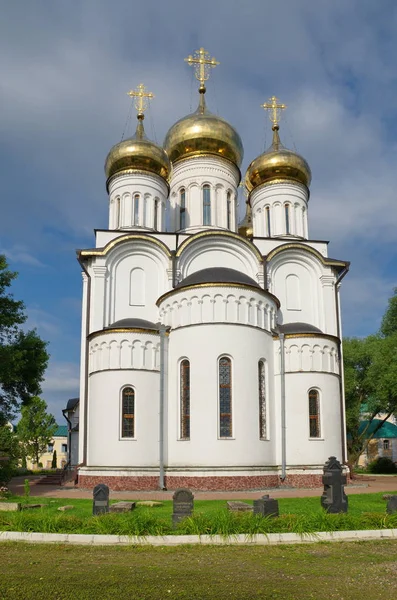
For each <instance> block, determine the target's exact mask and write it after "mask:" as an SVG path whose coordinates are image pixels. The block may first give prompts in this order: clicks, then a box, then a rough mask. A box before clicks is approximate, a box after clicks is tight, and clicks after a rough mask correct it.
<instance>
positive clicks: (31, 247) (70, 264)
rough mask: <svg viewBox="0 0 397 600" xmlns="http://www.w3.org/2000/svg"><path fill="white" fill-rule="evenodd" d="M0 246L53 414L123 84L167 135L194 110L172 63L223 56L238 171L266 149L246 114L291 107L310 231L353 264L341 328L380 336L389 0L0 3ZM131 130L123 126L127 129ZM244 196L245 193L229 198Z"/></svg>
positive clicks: (286, 128)
mask: <svg viewBox="0 0 397 600" xmlns="http://www.w3.org/2000/svg"><path fill="white" fill-rule="evenodd" d="M0 8H1V20H0V73H1V75H0V165H1V167H0V169H1V182H2V190H1V193H2V196H1V197H2V211H1V220H0V252H3V253H5V254H6V255H7V257H8V260H9V263H10V265H11V267H12V268H13V269H15V270H17V271H18V272H19V277H18V280H17V281H16V282H15V285H14V287H13V291H14V294H15V296H16V297H17V298H21V299H23V300H24V301H25V303H26V306H27V311H28V314H29V326H31V327H36V328H37V329H38V331H39V333H40V335H41V336H42V337H43V338H44V339H45V340H48V341H49V351H50V353H51V361H50V365H49V368H48V372H47V378H46V381H45V384H44V392H43V397H44V398H45V399H46V401H47V402H48V404H49V406H50V408H51V410H52V411H53V412H54V414H55V415H56V418H57V419H58V421H59V422H62V417H61V412H60V411H61V408H63V407H64V405H65V403H66V401H67V399H68V398H70V397H72V396H74V395H76V394H77V391H78V378H79V373H78V361H79V335H80V333H79V329H80V293H81V276H80V268H79V265H78V263H77V262H76V258H75V249H76V248H84V247H92V245H93V229H94V228H105V227H106V226H107V212H108V211H107V195H106V190H105V176H104V172H103V164H104V160H105V158H106V154H107V152H108V150H109V149H110V147H111V146H112V145H113V144H114V143H116V142H118V141H120V139H121V136H122V135H123V132H124V131H125V129H126V122H127V121H128V114H129V110H130V99H129V98H128V96H127V95H126V92H127V91H128V90H129V89H131V88H134V87H136V85H137V84H138V83H140V82H144V83H145V84H146V85H147V87H148V88H149V89H150V90H151V91H153V92H154V93H155V95H156V98H155V100H154V101H153V102H152V106H151V108H150V111H149V113H148V115H147V120H146V131H147V133H148V135H149V136H150V137H152V139H155V140H156V141H157V142H160V143H161V142H162V140H163V138H164V136H165V134H166V132H167V130H168V128H169V127H170V126H171V125H172V124H173V123H174V122H175V121H176V120H177V119H179V118H181V117H182V116H184V115H185V114H187V113H189V112H191V110H192V109H194V108H195V105H196V102H197V94H196V87H197V86H196V82H195V81H194V80H193V76H192V69H191V68H189V66H188V65H187V64H186V63H184V62H183V58H184V57H185V56H187V55H188V54H190V53H192V52H193V51H194V50H196V49H197V48H199V47H200V46H204V47H205V48H206V49H208V50H209V51H210V53H211V55H213V56H215V57H216V58H217V60H219V61H220V63H221V65H220V66H219V67H218V68H217V69H216V70H215V71H214V72H213V75H212V78H211V81H210V83H209V85H208V94H207V99H208V104H209V108H210V110H211V111H212V112H215V113H219V114H220V115H222V116H223V117H224V118H226V119H227V120H229V121H230V122H231V123H232V124H233V125H234V126H235V127H236V128H237V130H238V131H239V133H240V135H241V137H242V139H243V143H244V148H245V159H244V164H243V172H244V170H245V168H246V167H247V166H248V164H249V162H250V161H251V160H252V159H253V158H254V157H255V156H257V155H258V154H259V153H260V152H262V150H263V148H264V146H265V145H266V144H269V141H270V122H269V120H268V119H267V117H266V115H265V114H264V112H263V111H262V109H261V108H260V107H259V106H260V104H261V103H263V102H264V101H266V99H267V98H268V97H269V96H271V95H273V94H275V95H277V96H278V97H279V98H280V99H281V100H282V101H283V102H285V103H286V104H287V105H288V111H287V112H286V114H285V117H284V119H283V121H282V123H281V130H280V133H281V137H282V141H283V142H284V144H285V145H287V146H288V147H290V148H296V149H297V150H298V151H299V152H300V153H301V154H303V156H305V158H306V159H307V160H308V162H309V164H310V166H311V168H312V172H313V183H312V186H311V199H310V206H309V219H310V230H309V233H310V237H311V238H313V239H326V240H330V241H331V244H330V255H331V256H332V257H334V258H339V259H343V260H350V261H351V263H352V265H351V271H350V273H349V275H348V276H347V277H346V278H345V280H344V283H343V295H342V303H343V305H342V307H343V321H344V333H345V335H358V336H362V335H367V334H368V333H372V332H375V331H376V330H377V328H378V327H379V324H380V319H381V316H382V313H383V312H384V309H385V307H386V303H387V299H388V297H389V296H390V295H391V293H392V290H393V287H394V286H395V285H397V284H396V258H397V257H396V232H397V210H396V204H397V199H396V175H395V173H396V167H397V108H396V107H397V66H396V56H397V35H396V33H397V3H396V2H395V0H381V1H378V2H374V1H373V0H348V1H346V0H333V1H332V2H330V0H278V2H274V0H272V1H270V0H245V1H244V2H243V1H241V0H240V1H237V0H200V2H197V3H194V2H190V3H188V2H186V1H185V0H168V1H166V2H160V1H159V0H157V1H156V0H146V1H145V2H138V1H137V0H128V1H127V0H112V1H111V0H71V1H69V2H64V1H62V0H51V1H50V0H13V2H9V1H8V0H0ZM126 133H127V134H129V133H131V131H130V130H129V127H128V126H127V131H126ZM242 205H243V202H241V207H242Z"/></svg>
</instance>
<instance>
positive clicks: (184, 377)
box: [179, 359, 190, 440]
mask: <svg viewBox="0 0 397 600" xmlns="http://www.w3.org/2000/svg"><path fill="white" fill-rule="evenodd" d="M179 381H180V384H179V397H180V413H181V433H180V435H181V439H182V440H189V439H190V362H189V361H188V360H187V359H185V360H182V361H181V365H180V377H179Z"/></svg>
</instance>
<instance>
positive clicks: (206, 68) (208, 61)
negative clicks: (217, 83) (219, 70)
mask: <svg viewBox="0 0 397 600" xmlns="http://www.w3.org/2000/svg"><path fill="white" fill-rule="evenodd" d="M185 62H187V63H188V65H190V66H194V74H195V77H196V79H197V80H198V81H199V82H200V91H203V92H205V84H204V82H205V81H207V79H209V76H210V71H211V67H216V66H217V65H219V62H218V61H217V60H215V58H214V57H212V58H211V57H210V53H209V52H207V50H204V48H200V50H196V52H195V53H194V54H193V56H192V55H191V54H190V55H189V56H188V57H187V58H185Z"/></svg>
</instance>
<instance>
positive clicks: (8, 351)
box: [0, 255, 48, 450]
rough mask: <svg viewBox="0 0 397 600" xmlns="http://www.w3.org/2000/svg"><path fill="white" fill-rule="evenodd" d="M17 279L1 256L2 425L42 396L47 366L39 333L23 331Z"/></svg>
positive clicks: (0, 396) (0, 418)
mask: <svg viewBox="0 0 397 600" xmlns="http://www.w3.org/2000/svg"><path fill="white" fill-rule="evenodd" d="M16 275H17V274H16V273H14V272H12V271H10V270H9V269H8V265H7V261H6V259H5V257H4V256H3V255H0V425H3V424H4V423H6V422H7V420H9V419H11V418H12V417H13V416H14V415H15V411H16V409H17V408H18V407H19V406H20V404H26V403H28V402H29V400H30V398H32V397H33V396H37V394H39V393H40V392H41V388H40V383H41V382H42V381H43V377H44V372H45V369H46V367H47V362H48V354H47V351H46V342H43V340H41V339H40V337H39V336H38V335H37V333H36V331H34V330H33V331H27V332H26V331H24V330H23V329H22V328H21V326H22V325H23V323H24V322H25V321H26V313H25V307H24V304H23V302H22V301H20V300H15V299H14V298H13V296H12V294H11V293H10V292H9V288H10V286H11V284H12V281H13V280H14V279H15V277H16ZM0 450H1V446H0Z"/></svg>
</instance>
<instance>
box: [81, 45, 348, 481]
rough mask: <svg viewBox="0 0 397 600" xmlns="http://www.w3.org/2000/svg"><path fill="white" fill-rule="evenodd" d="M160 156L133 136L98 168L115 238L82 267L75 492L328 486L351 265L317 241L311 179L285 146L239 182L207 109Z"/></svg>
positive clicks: (234, 157)
mask: <svg viewBox="0 0 397 600" xmlns="http://www.w3.org/2000/svg"><path fill="white" fill-rule="evenodd" d="M187 61H188V62H189V63H190V64H193V65H196V66H197V77H198V79H199V80H200V89H199V106H198V109H197V110H196V111H195V112H194V113H192V114H190V115H188V116H187V117H184V118H183V119H181V120H180V121H178V122H177V123H176V124H175V125H173V126H172V127H171V129H170V130H169V132H168V134H167V136H166V139H165V142H164V146H163V147H161V146H159V145H156V144H155V143H154V142H151V141H149V140H148V139H147V137H146V135H145V132H144V128H143V117H144V114H143V113H144V108H145V103H146V102H147V98H148V97H150V94H147V93H146V91H145V89H144V87H143V86H139V87H138V90H137V91H136V92H131V95H132V96H134V97H135V99H136V103H137V104H136V106H137V109H138V125H137V130H136V133H135V135H134V136H133V137H132V138H129V139H126V140H123V141H121V142H120V143H118V144H116V145H115V146H114V147H113V148H112V149H111V151H110V153H109V155H108V157H107V160H106V166H105V170H106V176H107V190H108V194H109V228H108V229H106V230H96V243H95V247H94V248H91V249H85V250H80V251H79V253H78V258H79V261H80V264H81V266H82V270H83V307H82V315H83V320H82V339H81V384H80V402H79V413H80V417H79V450H78V452H79V457H78V463H79V485H80V486H82V487H93V486H94V485H96V484H97V483H106V484H107V485H109V487H110V488H111V489H114V490H117V489H125V490H134V489H137V490H138V489H139V490H144V489H147V490H154V489H159V488H168V489H175V488H177V487H181V486H184V487H190V488H191V489H201V490H238V489H260V488H268V487H277V486H279V485H280V484H283V483H284V484H286V485H291V486H314V485H318V484H319V483H321V475H322V466H323V464H324V462H325V461H326V460H327V459H328V457H329V456H336V457H337V458H338V459H339V460H341V461H343V460H345V458H346V456H345V454H346V443H345V425H344V397H343V381H342V372H341V357H342V353H341V322H340V310H339V288H340V283H341V280H342V278H343V277H344V275H345V274H346V272H347V269H348V263H346V262H345V261H341V260H334V259H331V258H329V257H328V254H327V242H322V241H314V240H310V237H309V227H308V208H309V186H310V180H311V173H310V168H309V166H308V164H307V162H306V161H305V160H304V159H303V158H302V157H301V156H300V155H298V154H297V153H296V152H292V151H290V150H287V149H286V148H285V147H284V146H283V145H282V144H281V142H280V138H279V126H278V114H279V111H280V110H282V108H283V105H280V104H278V103H277V99H276V98H274V97H272V98H271V99H270V101H269V103H268V104H266V105H264V107H265V108H268V109H270V111H271V115H272V121H273V142H272V145H271V146H270V148H269V149H268V150H267V151H265V152H264V153H263V154H262V155H260V156H259V157H257V158H256V159H255V160H253V161H252V162H251V164H250V166H249V167H248V170H247V172H246V175H245V179H244V185H245V187H246V190H247V214H246V217H245V219H244V221H243V223H241V224H239V223H238V214H237V195H238V187H239V184H240V180H241V172H240V166H241V162H242V157H243V147H242V142H241V139H240V137H239V135H238V133H237V132H236V131H235V129H234V128H233V127H232V126H231V125H230V124H229V123H227V122H226V121H225V120H224V119H222V118H221V117H219V116H216V115H214V114H212V113H210V112H209V110H208V109H207V107H206V103H205V85H204V82H205V80H206V79H207V77H208V70H209V68H210V67H211V66H214V65H215V64H217V63H216V62H215V61H214V60H213V59H211V58H209V55H208V53H206V52H205V51H204V50H203V49H201V50H200V51H198V52H197V54H196V55H195V56H194V57H189V59H187Z"/></svg>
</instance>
